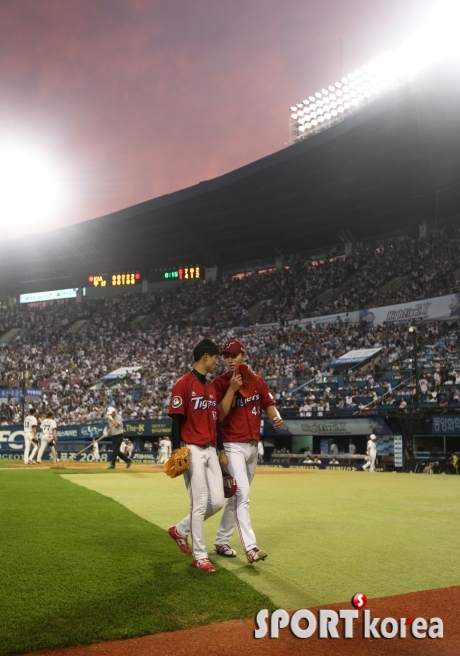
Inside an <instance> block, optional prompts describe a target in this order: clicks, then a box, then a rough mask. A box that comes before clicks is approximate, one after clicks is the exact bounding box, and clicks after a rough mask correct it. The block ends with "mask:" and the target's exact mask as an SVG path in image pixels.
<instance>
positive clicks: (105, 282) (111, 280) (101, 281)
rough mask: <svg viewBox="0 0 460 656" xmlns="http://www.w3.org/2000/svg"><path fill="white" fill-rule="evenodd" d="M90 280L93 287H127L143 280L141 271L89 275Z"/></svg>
mask: <svg viewBox="0 0 460 656" xmlns="http://www.w3.org/2000/svg"><path fill="white" fill-rule="evenodd" d="M88 282H89V284H90V285H92V286H93V287H125V286H126V285H135V284H136V283H138V282H141V274H140V273H139V272H137V271H136V272H131V271H129V272H126V271H125V272H124V273H102V274H100V275H92V276H88Z"/></svg>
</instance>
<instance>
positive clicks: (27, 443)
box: [24, 433, 38, 465]
mask: <svg viewBox="0 0 460 656" xmlns="http://www.w3.org/2000/svg"><path fill="white" fill-rule="evenodd" d="M32 438H33V433H31V434H28V433H24V462H25V464H26V465H27V464H28V463H29V461H32V460H33V459H34V458H35V456H36V455H37V451H38V444H37V443H36V442H33V441H32ZM31 447H32V453H30V449H31ZM29 453H30V455H29Z"/></svg>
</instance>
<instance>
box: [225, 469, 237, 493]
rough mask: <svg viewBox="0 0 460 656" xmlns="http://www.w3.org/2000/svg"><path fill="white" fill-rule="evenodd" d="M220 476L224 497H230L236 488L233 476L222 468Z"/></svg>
mask: <svg viewBox="0 0 460 656" xmlns="http://www.w3.org/2000/svg"><path fill="white" fill-rule="evenodd" d="M222 478H223V483H224V497H225V498H226V499H230V497H232V496H233V495H234V494H235V492H236V490H237V485H236V480H235V479H234V478H233V476H232V475H231V474H230V472H229V471H227V470H226V469H223V468H222Z"/></svg>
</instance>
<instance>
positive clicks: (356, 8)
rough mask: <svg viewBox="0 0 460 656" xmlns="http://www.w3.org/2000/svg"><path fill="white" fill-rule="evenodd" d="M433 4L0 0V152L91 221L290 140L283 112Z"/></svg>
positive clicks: (386, 43)
mask: <svg viewBox="0 0 460 656" xmlns="http://www.w3.org/2000/svg"><path fill="white" fill-rule="evenodd" d="M433 4H434V1H433V0H404V1H402V0H226V1H224V0H162V1H155V0H0V144H1V140H2V139H3V138H5V136H11V135H14V136H20V137H21V138H22V139H24V138H25V139H26V140H27V142H28V143H30V144H31V145H33V146H34V148H38V149H42V150H43V152H46V153H47V155H48V157H50V158H51V159H52V160H53V161H54V162H55V164H56V166H57V167H58V168H59V170H60V171H61V173H62V175H63V177H64V179H65V180H66V197H65V199H64V202H63V203H62V207H61V209H60V212H59V217H58V218H54V219H53V221H51V222H48V224H47V226H46V227H51V226H52V225H53V226H58V225H66V224H69V223H75V222H77V221H82V220H86V219H90V218H94V217H97V216H100V215H103V214H106V213H109V212H112V211H115V210H118V209H121V208H123V207H127V206H129V205H133V204H135V203H138V202H141V201H144V200H148V199H150V198H154V197H156V196H159V195H162V194H164V193H168V192H171V191H175V190H177V189H181V188H183V187H186V186H189V185H192V184H194V183H196V182H199V181H200V180H206V179H209V178H212V177H215V176H216V175H220V174H222V173H225V172H227V171H230V170H232V169H235V168H237V167H239V166H242V165H244V164H247V163H249V162H251V161H254V160H256V159H258V158H260V157H263V156H264V155H267V154H269V153H272V152H275V151H277V150H280V149H281V148H283V147H284V145H285V144H286V143H288V142H289V106H290V105H292V104H293V103H296V102H299V101H300V100H302V99H303V98H304V97H305V96H307V95H309V94H311V93H314V92H315V91H317V90H319V89H321V88H322V87H323V86H325V85H329V84H332V83H334V82H335V81H337V80H338V79H339V78H340V55H339V53H340V46H339V44H340V38H341V37H342V44H343V45H342V52H343V73H344V74H346V73H348V72H351V71H353V70H354V69H355V68H357V67H359V66H362V65H364V64H365V63H367V62H368V61H370V60H372V59H374V58H375V57H377V56H378V55H381V54H382V53H383V52H385V51H386V50H391V49H393V48H396V47H398V46H399V45H400V44H401V42H402V40H403V39H404V38H405V37H406V36H408V35H410V34H411V33H412V32H414V30H415V29H416V28H417V27H418V26H419V25H420V24H421V23H422V22H423V20H424V19H425V18H426V16H427V13H428V10H429V8H430V7H431V6H433Z"/></svg>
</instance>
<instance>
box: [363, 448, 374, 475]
mask: <svg viewBox="0 0 460 656" xmlns="http://www.w3.org/2000/svg"><path fill="white" fill-rule="evenodd" d="M376 458H377V451H370V452H369V460H368V461H367V462H366V464H365V465H363V469H367V468H368V467H369V471H375V460H376Z"/></svg>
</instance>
